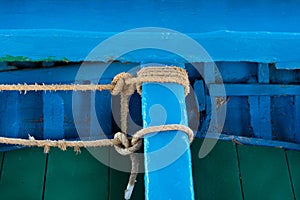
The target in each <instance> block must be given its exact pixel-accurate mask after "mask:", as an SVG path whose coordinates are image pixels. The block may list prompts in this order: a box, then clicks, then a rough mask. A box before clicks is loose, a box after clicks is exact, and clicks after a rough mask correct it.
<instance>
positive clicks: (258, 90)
mask: <svg viewBox="0 0 300 200" xmlns="http://www.w3.org/2000/svg"><path fill="white" fill-rule="evenodd" d="M223 87H225V91H226V95H227V96H282V95H300V85H278V84H224V85H222V84H211V85H210V86H209V93H210V95H211V96H218V95H220V94H222V88H223Z"/></svg>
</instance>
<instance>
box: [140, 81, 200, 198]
mask: <svg viewBox="0 0 300 200" xmlns="http://www.w3.org/2000/svg"><path fill="white" fill-rule="evenodd" d="M142 115H143V126H144V128H146V127H149V126H156V125H164V124H182V125H188V120H187V113H186V104H185V96H184V88H183V86H181V85H178V84H173V83H165V84H157V83H144V84H143V90H142ZM189 145H190V144H189V139H188V137H187V135H186V134H185V133H183V132H180V131H168V132H163V133H158V134H155V133H153V134H149V135H147V136H145V139H144V152H145V155H144V157H145V197H146V199H147V200H160V199H161V200H165V199H180V200H193V199H194V189H193V179H192V164H191V153H190V148H189Z"/></svg>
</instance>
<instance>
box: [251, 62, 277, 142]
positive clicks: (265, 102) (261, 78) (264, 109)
mask: <svg viewBox="0 0 300 200" xmlns="http://www.w3.org/2000/svg"><path fill="white" fill-rule="evenodd" d="M257 71H258V82H259V83H269V80H270V78H269V65H268V64H266V63H259V64H258V69H257ZM248 100H249V104H250V115H251V126H252V128H253V132H254V136H255V137H257V138H263V139H269V140H271V139H272V128H271V100H270V97H269V96H249V98H248Z"/></svg>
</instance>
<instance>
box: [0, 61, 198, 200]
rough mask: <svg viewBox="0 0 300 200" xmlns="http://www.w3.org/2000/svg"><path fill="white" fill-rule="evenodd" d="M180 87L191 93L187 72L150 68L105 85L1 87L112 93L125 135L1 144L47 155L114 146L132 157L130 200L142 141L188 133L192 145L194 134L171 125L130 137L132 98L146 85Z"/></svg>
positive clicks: (3, 87) (5, 140)
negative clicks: (165, 134) (169, 133)
mask: <svg viewBox="0 0 300 200" xmlns="http://www.w3.org/2000/svg"><path fill="white" fill-rule="evenodd" d="M145 82H156V83H177V84H181V85H183V87H184V93H185V95H187V94H188V93H189V89H190V88H189V79H188V75H187V72H186V71H185V70H184V69H182V68H179V67H175V66H167V67H157V66H153V67H147V68H142V69H141V70H140V71H138V72H137V76H136V77H133V76H132V75H131V74H129V73H125V72H123V73H120V74H118V75H116V76H115V77H114V79H113V80H112V82H111V84H105V85H99V84H98V85H95V84H94V85H93V84H90V85H79V84H73V85H63V84H61V85H55V84H52V85H45V84H31V85H30V84H28V85H27V84H16V85H6V84H0V91H19V92H24V93H25V94H26V92H27V91H102V90H110V92H111V94H112V95H120V96H121V102H120V104H121V132H118V133H116V134H115V135H114V139H101V140H93V141H66V140H36V139H34V138H33V137H32V136H29V139H21V138H8V137H0V143H3V144H11V145H22V146H29V147H33V146H36V147H43V148H44V152H45V153H48V152H49V151H50V148H51V147H57V148H59V149H61V150H63V151H65V150H66V149H67V148H68V147H73V148H74V151H75V152H76V153H78V152H80V148H82V147H85V148H87V147H104V146H114V148H115V150H116V151H117V152H118V153H119V154H121V155H129V156H130V159H131V163H132V168H131V174H130V178H129V182H128V185H127V189H126V190H125V199H130V196H131V193H132V191H133V188H134V185H135V182H136V177H137V174H138V168H139V161H138V157H137V155H136V154H135V152H136V151H137V150H139V148H140V147H141V145H142V140H141V138H142V137H143V136H145V135H147V134H149V133H154V132H163V131H182V132H185V133H186V134H187V135H188V137H189V140H190V142H192V140H193V131H192V130H191V129H190V128H189V127H187V126H184V125H179V124H170V125H161V126H152V127H148V128H144V129H141V130H139V131H137V132H136V133H135V134H133V135H132V138H128V137H127V116H128V112H129V108H128V100H129V97H130V95H132V94H133V93H134V91H135V90H137V92H138V93H139V94H141V92H142V87H141V86H142V83H145Z"/></svg>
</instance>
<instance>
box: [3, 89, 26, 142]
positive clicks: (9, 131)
mask: <svg viewBox="0 0 300 200" xmlns="http://www.w3.org/2000/svg"><path fill="white" fill-rule="evenodd" d="M0 102H1V103H0V127H1V133H0V135H1V136H5V137H8V136H9V137H18V135H19V129H20V123H21V122H20V94H19V92H14V91H13V92H1V93H0Z"/></svg>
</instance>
